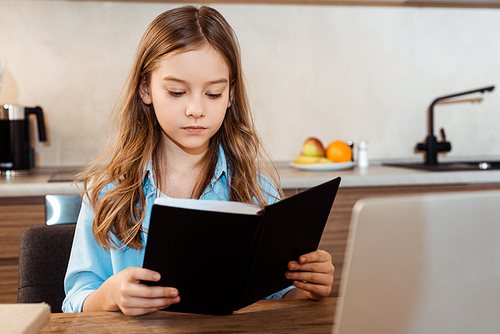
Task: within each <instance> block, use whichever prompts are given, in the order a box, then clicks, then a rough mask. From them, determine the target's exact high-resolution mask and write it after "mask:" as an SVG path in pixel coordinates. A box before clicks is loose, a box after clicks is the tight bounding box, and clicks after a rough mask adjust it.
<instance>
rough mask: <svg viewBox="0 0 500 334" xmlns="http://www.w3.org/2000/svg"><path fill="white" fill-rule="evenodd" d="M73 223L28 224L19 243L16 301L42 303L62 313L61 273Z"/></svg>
mask: <svg viewBox="0 0 500 334" xmlns="http://www.w3.org/2000/svg"><path fill="white" fill-rule="evenodd" d="M75 227H76V224H66V225H53V226H47V225H43V226H32V227H29V228H27V229H25V230H24V231H23V232H22V234H21V240H20V245H19V281H18V293H17V302H18V303H40V302H46V303H47V304H49V305H50V307H51V311H52V313H60V312H62V309H61V308H62V302H63V300H64V297H65V293H64V276H65V275H66V268H67V266H68V261H69V256H70V252H71V246H72V244H73V237H74V234H75Z"/></svg>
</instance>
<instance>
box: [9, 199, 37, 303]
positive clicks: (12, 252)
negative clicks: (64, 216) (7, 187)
mask: <svg viewBox="0 0 500 334" xmlns="http://www.w3.org/2000/svg"><path fill="white" fill-rule="evenodd" d="M43 224H45V198H44V197H2V198H0V303H15V302H16V301H17V277H18V263H19V238H20V236H21V232H22V231H23V230H24V229H25V228H27V227H30V226H34V225H43Z"/></svg>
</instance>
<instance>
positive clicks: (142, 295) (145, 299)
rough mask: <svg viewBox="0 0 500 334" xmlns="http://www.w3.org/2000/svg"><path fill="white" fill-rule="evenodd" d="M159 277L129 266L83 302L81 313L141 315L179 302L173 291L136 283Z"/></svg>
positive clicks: (150, 272)
mask: <svg viewBox="0 0 500 334" xmlns="http://www.w3.org/2000/svg"><path fill="white" fill-rule="evenodd" d="M158 280H160V274H159V273H157V272H156V271H152V270H149V269H144V268H138V267H130V268H127V269H124V270H122V271H120V272H119V273H117V274H115V275H113V276H111V277H110V278H108V279H107V280H106V281H105V282H104V283H103V284H102V285H101V287H99V289H97V290H96V291H94V292H93V293H92V294H91V295H90V296H89V297H88V298H87V300H85V302H84V305H83V311H84V312H87V311H105V310H106V311H118V310H121V311H122V312H123V313H124V314H126V315H141V314H146V313H151V312H154V311H158V310H161V309H163V308H165V307H168V306H170V305H172V304H176V303H178V302H179V301H180V297H179V292H178V291H177V289H175V288H168V287H161V286H147V285H145V284H142V283H140V281H152V282H155V281H158Z"/></svg>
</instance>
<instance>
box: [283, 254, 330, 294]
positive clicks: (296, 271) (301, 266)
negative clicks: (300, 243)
mask: <svg viewBox="0 0 500 334" xmlns="http://www.w3.org/2000/svg"><path fill="white" fill-rule="evenodd" d="M288 269H289V271H287V272H286V277H287V278H288V279H291V280H293V285H295V286H296V287H297V288H298V289H293V290H292V291H290V292H289V293H287V294H286V295H285V298H286V299H289V298H290V299H297V298H304V296H306V297H308V298H310V299H314V300H320V299H323V298H324V297H327V296H328V295H329V294H330V292H331V291H332V285H333V273H334V271H335V268H334V267H333V264H332V257H331V255H330V254H329V253H328V252H325V251H324V250H316V251H314V252H312V253H308V254H304V255H302V256H301V257H300V258H299V261H290V262H289V263H288Z"/></svg>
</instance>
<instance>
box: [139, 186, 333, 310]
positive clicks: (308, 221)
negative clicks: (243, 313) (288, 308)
mask: <svg viewBox="0 0 500 334" xmlns="http://www.w3.org/2000/svg"><path fill="white" fill-rule="evenodd" d="M339 184H340V178H336V179H333V180H331V181H328V182H325V183H323V184H321V185H319V186H316V187H313V188H310V189H308V190H306V191H303V192H301V193H299V194H296V195H294V196H291V197H289V198H286V199H283V200H281V201H280V202H277V203H275V204H271V205H268V206H266V207H265V208H264V209H263V210H262V211H261V214H237V213H225V212H213V211H202V210H196V209H185V208H178V207H170V206H164V205H158V204H154V205H153V209H152V212H151V221H150V226H149V231H148V237H147V238H148V239H147V245H146V251H145V256H144V263H143V267H144V268H148V269H152V270H155V271H158V272H160V274H161V279H160V281H158V282H144V283H146V284H148V285H159V286H169V287H175V288H177V289H178V290H179V296H180V297H181V301H180V303H178V304H175V305H172V306H170V307H168V308H167V309H166V310H167V311H175V312H189V313H200V314H215V315H224V314H232V313H233V311H234V310H238V309H241V308H243V307H245V306H248V305H250V304H252V303H254V302H256V301H258V300H261V299H263V298H265V297H267V296H269V295H271V294H273V293H275V292H277V291H280V290H281V289H284V288H286V287H288V286H290V285H291V284H292V281H291V280H288V279H287V278H286V277H285V272H286V271H287V264H288V262H290V261H293V260H298V258H299V256H300V255H302V254H305V253H309V252H312V251H314V250H316V249H317V247H318V245H319V242H320V240H321V236H322V234H323V229H324V227H325V224H326V221H327V219H328V215H329V214H330V210H331V207H332V205H333V201H334V199H335V196H336V194H337V190H338V187H339Z"/></svg>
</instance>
